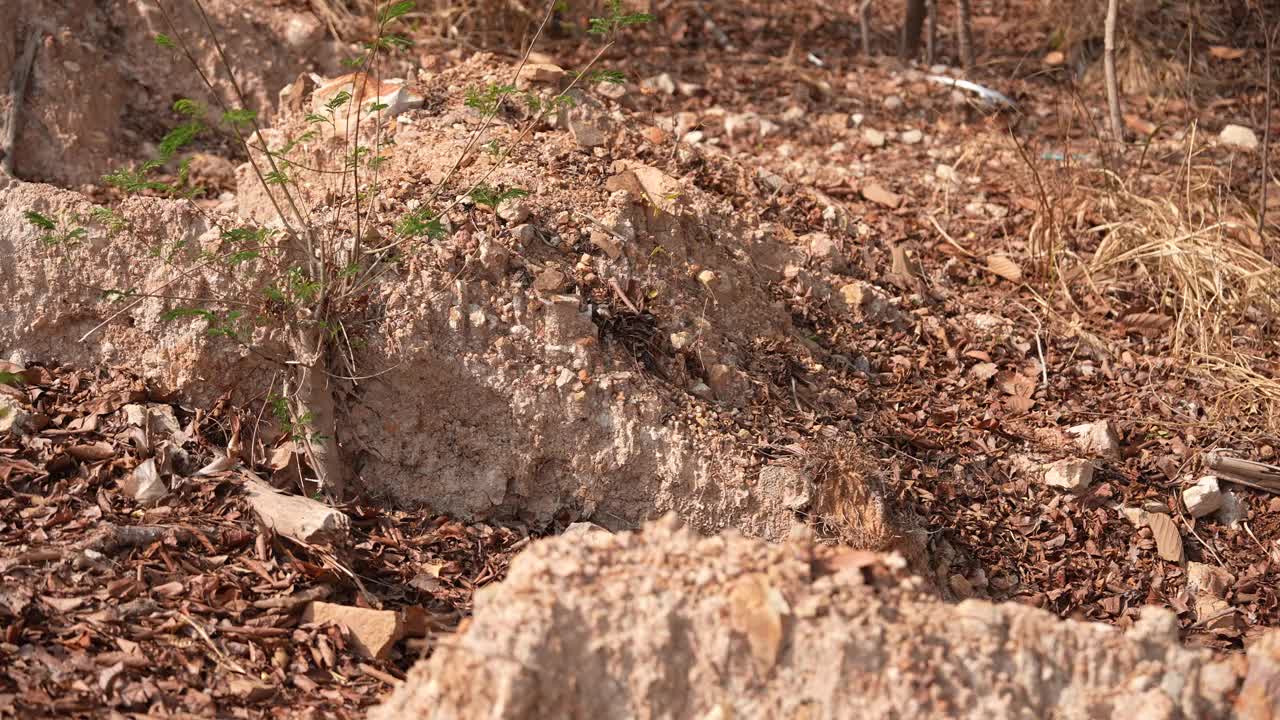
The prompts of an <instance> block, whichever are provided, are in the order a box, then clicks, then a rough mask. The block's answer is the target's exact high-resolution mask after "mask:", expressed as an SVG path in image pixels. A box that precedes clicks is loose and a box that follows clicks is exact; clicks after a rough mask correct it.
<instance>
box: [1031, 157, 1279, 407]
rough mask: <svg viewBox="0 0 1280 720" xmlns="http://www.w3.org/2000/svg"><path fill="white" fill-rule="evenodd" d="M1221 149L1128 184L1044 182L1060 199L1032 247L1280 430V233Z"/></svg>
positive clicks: (1064, 176)
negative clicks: (1273, 251) (1236, 179)
mask: <svg viewBox="0 0 1280 720" xmlns="http://www.w3.org/2000/svg"><path fill="white" fill-rule="evenodd" d="M1188 136H1189V137H1190V138H1193V139H1192V140H1188V142H1189V143H1191V142H1194V138H1195V133H1194V132H1193V133H1188ZM1208 152H1214V153H1216V156H1215V157H1213V158H1210V157H1208V156H1207V155H1206V153H1208ZM1222 153H1223V151H1221V150H1214V151H1208V150H1206V149H1204V148H1198V149H1197V150H1195V151H1192V152H1187V153H1185V154H1184V155H1183V157H1184V158H1185V160H1184V162H1183V163H1182V164H1181V165H1172V166H1170V165H1156V166H1154V167H1152V166H1146V168H1145V170H1139V171H1131V172H1130V177H1128V178H1127V179H1122V178H1121V177H1120V176H1119V174H1118V173H1114V172H1107V171H1103V170H1098V169H1096V168H1093V169H1089V168H1068V169H1063V170H1062V171H1061V172H1059V173H1056V174H1055V175H1054V176H1053V177H1051V178H1049V179H1043V178H1042V179H1041V181H1042V182H1043V183H1045V184H1046V185H1049V186H1050V187H1051V188H1052V189H1050V190H1048V191H1047V192H1048V194H1050V195H1052V196H1053V197H1054V198H1055V200H1054V201H1053V202H1052V207H1047V208H1042V211H1041V213H1040V217H1039V218H1037V221H1036V223H1035V226H1034V228H1033V230H1034V233H1033V237H1032V242H1031V247H1032V249H1033V251H1037V250H1038V251H1039V253H1040V256H1039V258H1038V259H1039V260H1040V261H1041V263H1040V267H1041V269H1042V270H1044V271H1046V272H1045V274H1044V275H1043V277H1045V278H1048V281H1049V282H1050V283H1052V284H1053V285H1054V286H1055V287H1057V288H1058V289H1059V290H1064V289H1065V290H1067V291H1068V292H1070V293H1071V294H1072V297H1073V301H1076V300H1078V301H1080V303H1081V305H1083V306H1089V307H1092V308H1094V309H1098V308H1101V309H1103V310H1105V311H1106V314H1107V315H1109V316H1111V317H1114V318H1115V319H1116V320H1117V321H1118V322H1119V323H1120V325H1121V326H1122V327H1123V328H1124V330H1125V331H1127V332H1128V333H1131V334H1135V335H1141V336H1145V337H1147V338H1149V339H1150V340H1151V341H1152V342H1156V343H1158V344H1159V346H1160V347H1161V348H1162V349H1164V350H1165V351H1167V352H1168V353H1169V355H1170V357H1172V358H1174V359H1176V360H1178V361H1180V362H1182V363H1185V365H1186V367H1187V368H1188V369H1190V370H1192V371H1193V372H1196V373H1197V374H1198V376H1199V377H1201V379H1202V381H1203V382H1204V383H1205V386H1206V387H1207V388H1211V389H1212V390H1213V392H1215V393H1216V394H1217V396H1218V400H1219V403H1220V405H1222V406H1223V407H1224V408H1225V407H1230V408H1231V409H1233V410H1235V411H1237V412H1247V413H1256V414H1257V416H1258V417H1260V418H1262V419H1263V422H1264V424H1265V426H1266V427H1268V428H1269V429H1271V430H1276V431H1280V265H1277V264H1276V262H1275V261H1274V260H1273V257H1274V255H1273V256H1272V257H1269V256H1268V254H1267V248H1274V247H1276V246H1277V243H1278V242H1280V237H1276V236H1275V235H1274V234H1273V233H1272V232H1270V230H1268V231H1266V234H1265V235H1260V234H1259V233H1258V227H1257V224H1256V220H1255V219H1253V218H1254V217H1256V215H1255V214H1256V208H1252V207H1250V205H1249V202H1251V200H1250V199H1249V196H1250V195H1252V194H1253V193H1242V192H1240V191H1239V190H1237V189H1235V188H1233V187H1232V184H1231V173H1232V168H1231V167H1230V162H1223V160H1224V159H1225V158H1224V157H1222ZM1215 160H1216V162H1215ZM1126 162H1129V163H1134V164H1136V163H1137V159H1136V157H1130V158H1128V159H1127V160H1126ZM1082 221H1083V222H1082Z"/></svg>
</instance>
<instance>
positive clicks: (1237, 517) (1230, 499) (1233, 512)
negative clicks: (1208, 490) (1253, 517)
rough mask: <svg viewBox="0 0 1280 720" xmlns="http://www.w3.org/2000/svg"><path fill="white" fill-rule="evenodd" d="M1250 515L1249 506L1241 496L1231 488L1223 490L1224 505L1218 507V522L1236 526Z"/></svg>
mask: <svg viewBox="0 0 1280 720" xmlns="http://www.w3.org/2000/svg"><path fill="white" fill-rule="evenodd" d="M1248 517H1249V508H1248V507H1247V506H1246V505H1245V503H1244V501H1243V500H1241V499H1240V496H1239V495H1238V494H1236V493H1234V492H1232V491H1231V490H1223V491H1222V507H1221V508H1219V509H1218V522H1220V523H1222V524H1223V525H1226V526H1227V527H1231V528H1234V527H1235V526H1236V525H1238V524H1240V521H1241V520H1245V519H1247V518H1248Z"/></svg>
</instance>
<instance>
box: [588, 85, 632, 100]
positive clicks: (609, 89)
mask: <svg viewBox="0 0 1280 720" xmlns="http://www.w3.org/2000/svg"><path fill="white" fill-rule="evenodd" d="M596 94H597V95H600V96H601V97H607V98H609V99H610V100H613V101H614V102H621V101H622V98H624V97H626V96H627V84H626V83H615V82H602V83H596Z"/></svg>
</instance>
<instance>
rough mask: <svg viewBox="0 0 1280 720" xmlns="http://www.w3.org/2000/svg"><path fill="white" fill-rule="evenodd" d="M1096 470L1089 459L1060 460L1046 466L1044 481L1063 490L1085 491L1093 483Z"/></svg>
mask: <svg viewBox="0 0 1280 720" xmlns="http://www.w3.org/2000/svg"><path fill="white" fill-rule="evenodd" d="M1094 470H1095V467H1094V464H1093V463H1092V462H1090V461H1088V460H1073V459H1069V460H1059V461H1057V462H1055V463H1050V464H1049V465H1048V466H1046V467H1045V469H1044V481H1045V484H1047V485H1052V486H1053V487H1058V488H1062V489H1063V490H1070V491H1071V492H1075V493H1079V492H1084V491H1085V490H1087V489H1088V488H1089V485H1090V484H1092V483H1093V473H1094Z"/></svg>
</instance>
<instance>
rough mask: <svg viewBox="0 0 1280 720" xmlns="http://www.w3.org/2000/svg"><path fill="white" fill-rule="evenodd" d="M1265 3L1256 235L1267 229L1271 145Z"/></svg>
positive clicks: (1261, 5)
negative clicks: (1262, 101) (1262, 109)
mask: <svg viewBox="0 0 1280 720" xmlns="http://www.w3.org/2000/svg"><path fill="white" fill-rule="evenodd" d="M1264 8H1265V3H1258V14H1259V15H1261V16H1262V37H1263V40H1264V42H1265V43H1266V47H1265V49H1266V53H1267V54H1266V61H1265V62H1264V63H1263V72H1265V73H1266V74H1267V78H1266V88H1267V89H1266V93H1267V94H1266V100H1265V101H1264V103H1265V106H1266V108H1265V110H1264V111H1263V114H1262V193H1261V197H1259V198H1258V235H1259V236H1261V235H1262V234H1263V233H1264V232H1266V230H1267V186H1268V185H1270V184H1271V174H1270V171H1269V169H1268V167H1267V160H1268V152H1267V151H1268V150H1269V149H1270V147H1271V46H1272V45H1273V44H1275V37H1274V33H1269V32H1267V15H1266V10H1265V9H1264Z"/></svg>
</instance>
